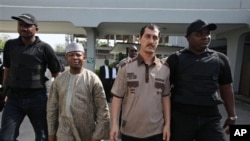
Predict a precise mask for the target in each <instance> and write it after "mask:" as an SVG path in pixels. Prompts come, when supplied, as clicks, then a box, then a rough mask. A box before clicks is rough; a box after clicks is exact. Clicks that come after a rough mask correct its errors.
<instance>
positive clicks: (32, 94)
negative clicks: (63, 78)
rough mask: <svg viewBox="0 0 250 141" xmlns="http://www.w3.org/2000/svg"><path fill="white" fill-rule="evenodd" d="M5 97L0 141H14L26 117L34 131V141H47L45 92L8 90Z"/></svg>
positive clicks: (40, 90)
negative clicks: (6, 98) (6, 97)
mask: <svg viewBox="0 0 250 141" xmlns="http://www.w3.org/2000/svg"><path fill="white" fill-rule="evenodd" d="M7 96H8V100H7V102H6V104H5V106H4V110H3V113H2V123H1V130H0V141H16V139H17V137H18V136H19V128H20V125H21V123H22V122H23V120H24V117H25V116H26V115H27V116H28V118H29V120H30V122H31V125H32V126H33V129H34V131H35V137H36V139H35V141H47V140H48V129H47V120H46V104H47V95H46V90H43V89H39V90H35V91H33V90H32V91H12V90H8V92H7Z"/></svg>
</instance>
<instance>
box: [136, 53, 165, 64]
mask: <svg viewBox="0 0 250 141" xmlns="http://www.w3.org/2000/svg"><path fill="white" fill-rule="evenodd" d="M135 59H136V60H137V63H138V66H140V65H142V64H145V61H144V59H143V58H142V56H141V55H140V54H138V55H137V57H135ZM159 64H161V60H160V59H159V58H157V57H156V56H154V57H153V63H152V64H151V66H153V65H159Z"/></svg>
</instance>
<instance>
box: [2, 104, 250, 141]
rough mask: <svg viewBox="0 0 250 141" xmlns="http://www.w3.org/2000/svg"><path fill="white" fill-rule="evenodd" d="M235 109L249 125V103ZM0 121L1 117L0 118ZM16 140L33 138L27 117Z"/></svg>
mask: <svg viewBox="0 0 250 141" xmlns="http://www.w3.org/2000/svg"><path fill="white" fill-rule="evenodd" d="M220 111H221V113H222V115H223V119H222V122H224V121H225V119H226V118H227V115H226V111H225V109H224V107H223V106H220ZM236 111H237V115H238V117H239V118H238V120H237V124H249V125H250V118H249V117H250V104H247V103H245V102H241V101H239V100H236ZM0 116H2V113H0ZM0 121H1V118H0ZM18 140H19V141H34V140H35V136H34V132H33V128H32V126H31V124H30V122H29V120H28V118H25V120H24V122H23V123H22V125H21V128H20V135H19V137H18ZM227 140H228V141H229V137H228V136H227Z"/></svg>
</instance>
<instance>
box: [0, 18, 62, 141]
mask: <svg viewBox="0 0 250 141" xmlns="http://www.w3.org/2000/svg"><path fill="white" fill-rule="evenodd" d="M12 19H15V20H17V22H18V25H17V31H18V33H19V35H20V36H19V38H17V39H12V40H8V41H7V42H6V44H5V46H4V52H3V57H4V59H3V60H4V61H3V65H4V67H5V69H4V75H3V87H4V88H5V89H6V90H5V91H6V92H5V94H6V104H5V107H4V109H3V114H2V123H1V130H0V140H1V141H10V140H11V141H14V140H16V139H17V137H18V135H19V127H20V125H21V123H22V121H23V119H24V117H25V116H26V115H27V116H28V118H29V119H30V122H31V124H32V126H33V128H34V131H35V136H36V139H35V140H36V141H47V140H48V130H47V120H46V105H47V95H46V93H47V92H46V91H47V90H46V86H45V82H46V81H47V78H46V77H45V71H46V68H48V69H49V70H50V71H51V73H52V76H53V77H56V76H57V75H58V74H59V72H60V69H61V68H60V62H59V60H58V59H57V56H56V54H55V52H54V50H53V49H52V47H51V46H50V45H49V44H47V43H45V42H43V41H41V40H40V39H39V38H38V37H37V36H35V34H36V33H37V31H38V23H37V20H36V18H35V17H34V16H33V15H31V14H27V13H26V14H22V15H20V16H17V17H15V16H12Z"/></svg>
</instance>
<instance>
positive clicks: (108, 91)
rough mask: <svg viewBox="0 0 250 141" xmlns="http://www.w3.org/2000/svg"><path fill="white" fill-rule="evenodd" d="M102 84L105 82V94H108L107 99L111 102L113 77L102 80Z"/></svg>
mask: <svg viewBox="0 0 250 141" xmlns="http://www.w3.org/2000/svg"><path fill="white" fill-rule="evenodd" d="M102 84H103V87H104V91H105V94H106V99H107V102H109V103H110V102H111V101H110V100H111V88H112V81H111V79H104V80H102Z"/></svg>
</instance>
